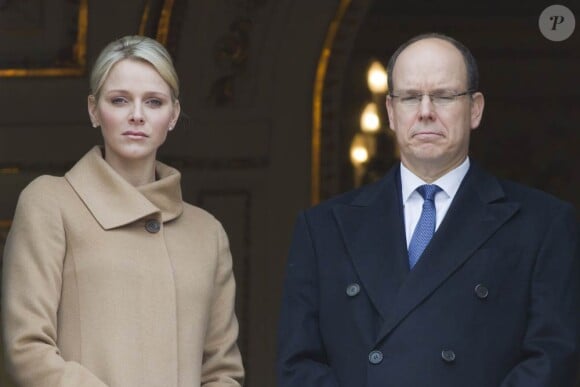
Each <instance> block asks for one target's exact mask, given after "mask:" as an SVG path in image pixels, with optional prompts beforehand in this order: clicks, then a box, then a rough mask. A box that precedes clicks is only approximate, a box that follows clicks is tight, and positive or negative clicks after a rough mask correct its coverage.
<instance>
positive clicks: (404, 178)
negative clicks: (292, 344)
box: [401, 157, 469, 202]
mask: <svg viewBox="0 0 580 387" xmlns="http://www.w3.org/2000/svg"><path fill="white" fill-rule="evenodd" d="M468 170H469V157H466V158H465V160H464V161H463V163H461V165H459V166H458V167H456V168H454V169H452V170H451V171H449V172H447V173H446V174H445V175H443V176H441V177H440V178H439V179H437V180H435V181H434V182H432V183H431V184H436V185H438V186H439V187H441V190H442V191H443V192H445V194H447V195H448V196H449V197H451V198H452V197H454V196H455V194H456V193H457V190H458V189H459V185H460V184H461V181H462V180H463V178H464V177H465V175H466V174H467V171H468ZM423 184H429V183H427V182H425V181H424V180H422V179H421V178H419V177H418V176H417V175H415V174H414V173H413V172H411V171H410V170H409V169H408V168H407V167H405V166H404V165H403V163H401V192H402V195H403V202H407V201H408V200H409V198H410V197H411V195H412V194H413V193H414V192H415V190H416V189H417V187H419V186H421V185H423Z"/></svg>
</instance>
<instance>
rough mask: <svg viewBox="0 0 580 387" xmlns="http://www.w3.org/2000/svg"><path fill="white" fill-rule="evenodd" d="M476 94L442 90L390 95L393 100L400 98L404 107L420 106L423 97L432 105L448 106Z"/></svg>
mask: <svg viewBox="0 0 580 387" xmlns="http://www.w3.org/2000/svg"><path fill="white" fill-rule="evenodd" d="M472 93H474V91H473V90H466V91H464V92H461V93H455V92H453V91H450V90H441V91H436V92H433V93H417V92H409V93H401V94H399V95H395V94H389V95H390V97H391V98H398V99H399V102H400V103H401V105H404V106H410V107H414V106H418V105H419V104H420V103H421V101H423V96H425V95H426V96H427V97H429V100H430V101H431V103H432V104H433V105H435V106H446V105H450V104H451V103H453V102H455V101H456V100H457V99H458V98H459V97H462V96H464V95H468V94H472Z"/></svg>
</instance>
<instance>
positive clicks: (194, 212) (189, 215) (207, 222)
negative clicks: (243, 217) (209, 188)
mask: <svg viewBox="0 0 580 387" xmlns="http://www.w3.org/2000/svg"><path fill="white" fill-rule="evenodd" d="M181 216H182V217H185V219H187V220H188V221H190V222H193V223H196V224H203V227H204V228H206V229H211V230H215V229H216V228H218V229H219V228H223V227H222V224H221V222H220V221H219V220H218V219H217V218H216V217H215V216H214V215H213V214H211V213H210V212H209V211H207V210H204V209H203V208H201V207H198V206H195V205H193V204H190V203H187V202H183V214H182V215H181Z"/></svg>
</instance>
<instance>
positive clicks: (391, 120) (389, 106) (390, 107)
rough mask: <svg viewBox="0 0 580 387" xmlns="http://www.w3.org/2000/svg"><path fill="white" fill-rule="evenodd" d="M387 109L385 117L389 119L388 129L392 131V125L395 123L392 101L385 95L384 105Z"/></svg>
mask: <svg viewBox="0 0 580 387" xmlns="http://www.w3.org/2000/svg"><path fill="white" fill-rule="evenodd" d="M385 105H386V107H387V116H388V117H389V128H391V130H394V129H393V128H394V123H395V118H394V117H395V113H394V112H393V99H392V98H391V97H390V96H388V95H387V101H386V103H385Z"/></svg>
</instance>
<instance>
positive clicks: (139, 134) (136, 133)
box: [122, 130, 149, 139]
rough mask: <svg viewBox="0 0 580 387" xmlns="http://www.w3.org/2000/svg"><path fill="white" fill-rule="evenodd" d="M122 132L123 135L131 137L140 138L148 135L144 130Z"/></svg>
mask: <svg viewBox="0 0 580 387" xmlns="http://www.w3.org/2000/svg"><path fill="white" fill-rule="evenodd" d="M122 134H123V136H126V137H129V138H132V139H142V138H146V137H149V136H148V135H147V134H145V133H144V132H139V131H135V130H127V131H126V132H123V133H122Z"/></svg>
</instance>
